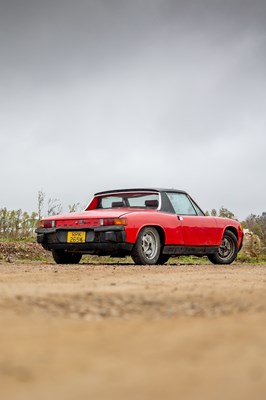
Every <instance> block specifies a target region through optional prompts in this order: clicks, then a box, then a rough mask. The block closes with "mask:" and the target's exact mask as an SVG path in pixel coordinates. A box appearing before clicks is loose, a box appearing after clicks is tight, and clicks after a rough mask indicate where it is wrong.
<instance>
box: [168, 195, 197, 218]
mask: <svg viewBox="0 0 266 400" xmlns="http://www.w3.org/2000/svg"><path fill="white" fill-rule="evenodd" d="M166 194H167V196H168V198H169V200H170V202H171V204H172V206H173V208H174V210H175V213H176V214H177V215H197V213H196V211H195V209H194V208H193V206H192V204H191V202H190V200H189V198H188V197H187V196H186V195H185V194H184V193H166Z"/></svg>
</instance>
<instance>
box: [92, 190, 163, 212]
mask: <svg viewBox="0 0 266 400" xmlns="http://www.w3.org/2000/svg"><path fill="white" fill-rule="evenodd" d="M158 207H159V194H158V193H149V194H147V193H125V194H124V193H123V194H121V195H115V196H114V195H112V196H103V197H101V198H100V199H99V203H98V208H153V209H157V208H158Z"/></svg>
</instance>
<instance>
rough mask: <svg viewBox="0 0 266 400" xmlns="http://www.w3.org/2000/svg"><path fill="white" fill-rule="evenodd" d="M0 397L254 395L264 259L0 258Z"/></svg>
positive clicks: (264, 317) (259, 382)
mask: <svg viewBox="0 0 266 400" xmlns="http://www.w3.org/2000/svg"><path fill="white" fill-rule="evenodd" d="M0 388H1V389H0V392H1V398H2V399H5V400H8V399H19V400H24V399H27V400H33V399H34V400H36V399H38V400H39V399H40V400H42V399H43V400H44V399H45V400H47V399H58V400H59V399H66V400H72V399H81V400H83V399H84V400H85V399H86V400H87V399H123V400H124V399H130V400H131V399H132V400H133V399H134V400H135V399H136V400H142V399H143V400H144V399H154V400H157V399H158V400H159V399H213V400H218V399H221V400H224V399H242V400H245V399H248V400H250V399H252V400H257V399H265V397H266V265H261V266H252V265H232V266H227V267H215V266H212V265H197V266H185V265H182V266H181V265H173V266H170V265H166V266H162V267H161V266H160V267H148V266H145V267H135V266H133V265H119V266H116V265H88V264H80V265H78V266H57V265H55V264H51V263H29V264H8V263H0Z"/></svg>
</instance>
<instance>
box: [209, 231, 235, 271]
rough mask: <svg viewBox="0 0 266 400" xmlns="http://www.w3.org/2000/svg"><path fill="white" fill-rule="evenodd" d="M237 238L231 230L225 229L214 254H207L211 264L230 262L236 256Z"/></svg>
mask: <svg viewBox="0 0 266 400" xmlns="http://www.w3.org/2000/svg"><path fill="white" fill-rule="evenodd" d="M237 253H238V244H237V238H236V236H235V235H234V234H233V232H231V231H225V232H224V236H223V240H222V244H221V245H220V247H219V248H218V250H217V251H216V253H214V254H209V255H208V259H209V260H210V261H211V262H212V263H213V264H231V263H232V262H233V261H234V260H235V259H236V257H237Z"/></svg>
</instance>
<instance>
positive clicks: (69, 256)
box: [52, 249, 82, 264]
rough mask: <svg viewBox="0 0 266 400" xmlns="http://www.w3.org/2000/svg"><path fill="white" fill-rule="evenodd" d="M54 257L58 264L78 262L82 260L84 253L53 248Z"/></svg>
mask: <svg viewBox="0 0 266 400" xmlns="http://www.w3.org/2000/svg"><path fill="white" fill-rule="evenodd" d="M52 255H53V258H54V260H55V262H56V264H78V263H79V262H80V260H81V257H82V254H79V253H67V252H65V251H64V250H55V249H53V250H52Z"/></svg>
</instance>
